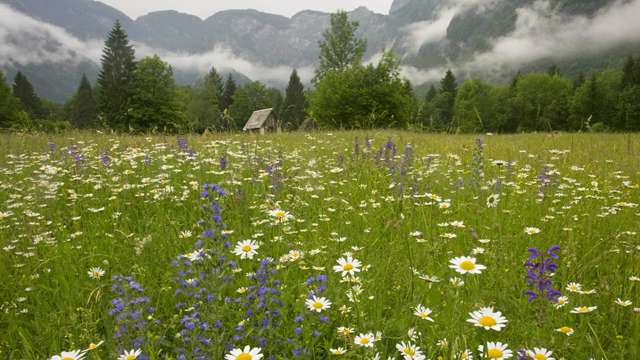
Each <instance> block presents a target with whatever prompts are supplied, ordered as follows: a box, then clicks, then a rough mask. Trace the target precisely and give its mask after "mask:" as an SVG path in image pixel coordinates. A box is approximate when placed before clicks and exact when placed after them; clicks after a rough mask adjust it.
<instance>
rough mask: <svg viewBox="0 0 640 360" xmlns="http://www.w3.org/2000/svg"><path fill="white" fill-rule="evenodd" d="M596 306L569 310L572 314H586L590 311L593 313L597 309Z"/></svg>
mask: <svg viewBox="0 0 640 360" xmlns="http://www.w3.org/2000/svg"><path fill="white" fill-rule="evenodd" d="M597 308H598V307H597V306H578V307H576V308H573V310H571V313H572V314H586V313H590V312H592V311H594V310H595V309H597Z"/></svg>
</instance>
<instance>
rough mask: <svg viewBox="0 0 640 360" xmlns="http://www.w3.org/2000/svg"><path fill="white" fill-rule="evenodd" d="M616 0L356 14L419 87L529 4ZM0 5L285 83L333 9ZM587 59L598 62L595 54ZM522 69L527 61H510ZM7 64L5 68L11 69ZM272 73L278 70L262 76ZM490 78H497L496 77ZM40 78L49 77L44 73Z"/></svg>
mask: <svg viewBox="0 0 640 360" xmlns="http://www.w3.org/2000/svg"><path fill="white" fill-rule="evenodd" d="M629 1H631V2H633V1H637V2H639V3H640V1H638V0H627V2H629ZM616 3H619V2H618V1H616V0H491V1H490V2H480V1H459V0H394V1H393V3H392V4H391V7H390V11H389V15H383V14H378V13H375V12H373V11H371V10H369V9H368V8H366V7H365V6H362V7H358V8H356V9H354V10H353V11H350V12H349V17H350V18H351V19H353V20H356V21H358V22H359V23H360V27H359V29H358V35H359V36H362V37H366V38H367V40H368V50H367V53H366V54H365V59H372V58H375V56H376V55H377V54H379V52H380V51H381V50H382V49H391V50H393V51H394V52H396V53H397V54H398V55H399V56H400V58H401V59H402V64H403V66H405V67H407V69H409V70H411V72H412V74H414V75H415V76H414V78H419V80H420V81H416V83H418V84H420V83H428V82H433V81H436V80H437V79H436V75H437V74H436V72H437V71H441V70H442V68H445V67H456V66H457V67H460V66H461V64H466V63H469V62H471V61H472V60H473V59H474V57H476V56H477V55H478V54H481V53H483V52H488V51H490V50H492V47H493V46H494V45H495V43H496V41H497V40H499V39H501V38H503V37H505V36H508V35H510V34H512V33H513V32H514V31H515V30H516V27H517V26H522V24H519V23H518V22H519V18H520V17H521V16H523V13H524V12H525V11H524V10H523V9H526V11H529V12H530V13H526V14H525V15H527V16H530V17H533V19H534V20H537V21H541V22H542V23H543V25H544V24H545V23H544V21H551V20H553V19H555V17H559V18H561V17H563V16H566V17H568V19H570V18H571V17H578V16H582V17H584V18H585V19H588V18H589V17H592V16H594V14H596V15H597V14H598V12H599V11H602V9H606V8H607V7H608V6H611V4H616ZM0 4H8V5H10V6H12V7H13V8H14V9H16V10H18V11H21V12H23V13H24V14H26V15H28V16H31V17H33V18H36V19H39V20H41V21H44V22H46V23H49V24H53V25H56V26H58V27H61V28H63V29H64V30H65V31H67V32H69V33H70V34H71V35H73V36H76V37H77V38H79V39H82V40H85V41H87V40H99V41H103V39H104V37H105V36H106V34H107V33H108V31H109V30H110V29H111V26H112V25H113V22H114V21H115V20H116V19H117V20H120V22H121V23H122V25H123V27H124V28H125V30H126V31H127V32H128V34H129V37H130V39H131V41H132V42H133V43H134V45H137V46H139V47H140V49H144V50H145V51H146V52H144V53H143V55H146V54H149V53H155V52H159V53H160V55H161V56H162V55H163V54H168V57H170V58H179V60H180V61H179V62H180V65H182V66H175V70H176V71H175V72H176V78H177V79H178V80H179V81H180V82H182V83H193V82H194V81H195V80H196V79H197V77H198V76H200V75H202V73H203V71H204V68H206V67H208V66H211V65H214V66H216V67H221V68H225V67H233V65H235V64H240V65H242V66H241V67H242V69H236V70H238V71H240V72H241V73H243V74H244V75H246V76H249V77H250V78H257V79H260V80H263V81H266V82H268V83H270V84H271V85H276V86H279V87H282V86H284V83H285V82H286V79H287V78H288V75H283V74H284V73H285V69H284V68H285V67H286V68H289V71H290V70H291V69H292V68H298V69H299V70H301V74H303V75H304V74H306V75H307V79H308V78H309V76H308V75H309V73H310V72H312V68H313V67H314V65H315V63H316V61H317V58H318V55H319V49H318V41H320V40H321V36H322V33H323V31H324V30H325V29H326V28H327V27H328V26H329V21H330V14H329V13H324V12H321V11H315V10H303V11H300V12H298V13H296V14H294V15H292V16H291V17H286V16H283V15H276V14H269V13H265V12H260V11H257V10H252V9H244V10H224V11H220V12H217V13H215V14H212V15H211V16H209V17H207V18H205V19H202V18H200V17H198V16H195V15H191V14H187V13H182V12H178V11H175V10H162V11H154V12H151V13H148V14H146V15H143V16H140V17H138V18H136V19H131V18H130V17H128V16H127V15H126V14H124V13H123V12H121V11H119V10H117V9H115V8H112V7H110V6H108V5H106V4H103V3H101V2H99V1H93V0H58V4H59V5H60V6H57V7H55V8H54V7H51V6H50V2H49V1H48V0H0ZM487 4H490V5H487ZM545 6H546V7H545ZM545 11H546V12H548V14H547V13H545ZM639 40H640V39H639ZM635 45H637V42H636V43H634V46H635ZM216 51H218V52H220V51H222V53H215V52H216ZM600 54H603V53H602V52H601V53H599V54H598V55H600ZM191 55H193V56H195V57H200V58H198V59H196V60H197V63H194V64H191V63H188V62H189V61H191V59H186V58H185V57H188V56H191ZM205 55H206V56H205ZM604 55H607V54H606V53H604ZM607 56H608V55H607ZM552 58H553V57H552ZM552 60H553V61H558V62H562V61H563V60H562V59H560V60H557V59H552ZM573 60H576V61H578V62H580V61H583V60H584V59H582V58H581V57H576V56H574V57H573V58H570V60H569V61H568V63H567V67H569V65H572V64H571V61H573ZM194 61H195V60H194ZM208 62H210V64H208ZM219 62H222V63H219ZM599 63H601V62H600V61H599V62H598V64H599ZM545 64H546V63H545V62H544V61H542V62H541V61H538V60H537V59H534V60H532V61H530V62H529V63H527V64H523V65H522V66H521V67H524V68H526V67H527V66H531V67H534V68H535V67H541V66H543V65H545ZM586 64H595V62H594V61H593V59H587V60H586ZM64 66H67V67H69V68H68V69H64V71H62V72H63V73H73V71H72V68H71V65H69V64H64ZM251 66H253V68H252V67H251ZM517 66H520V65H517V64H516V65H513V66H512V67H514V68H516V67H517ZM585 66H587V67H588V66H592V65H585ZM598 66H599V65H598ZM579 67H580V66H578V68H579ZM7 68H9V67H7V66H5V70H7ZM20 68H24V69H26V70H28V72H27V76H29V75H30V74H29V72H31V73H35V72H38V69H39V68H41V69H42V70H41V71H45V70H46V69H49V70H50V69H51V64H49V65H46V64H42V66H38V65H37V64H32V65H30V66H28V67H27V66H14V67H13V68H9V69H8V72H9V74H11V73H12V72H15V71H16V70H18V69H20ZM86 68H87V67H86V66H85V68H84V70H85V71H86V70H87V69H86ZM436 70H437V71H436ZM513 70H514V69H511V70H509V71H503V73H502V74H500V76H502V78H500V79H501V80H504V76H506V75H512V73H513V72H514V71H513ZM429 71H431V72H432V74H429V73H428V72H429ZM459 71H460V72H461V73H468V76H471V75H472V74H473V71H476V73H477V72H478V71H479V70H477V69H472V70H465V69H464V68H460V69H459ZM469 71H471V72H469ZM96 72H97V65H96V66H95V68H93V69H90V71H89V74H88V75H89V77H90V78H92V79H94V78H95V73H96ZM265 72H267V73H268V72H271V73H268V74H267V75H264V73H265ZM80 75H81V74H78V75H77V78H71V79H69V80H68V81H64V80H62V79H58V78H56V77H53V76H52V78H56V79H57V80H58V81H63V82H65V84H59V85H57V86H56V87H55V89H56V90H55V91H50V87H51V86H50V85H48V84H46V81H41V80H37V81H34V86H35V87H36V89H37V90H38V91H39V92H40V93H41V94H43V96H45V97H48V98H52V99H54V100H57V101H62V100H64V99H66V98H67V97H68V96H69V95H70V94H71V93H72V92H73V91H74V90H75V87H76V85H77V81H78V80H79V77H80ZM263 75H264V76H263ZM463 75H464V74H463ZM261 76H263V77H261ZM487 76H491V77H494V78H496V75H495V74H493V75H491V74H489V75H487ZM34 77H35V78H38V79H46V76H44V75H42V74H37V75H36V76H34ZM276 78H277V79H278V80H277V81H276V80H275V79H276ZM412 80H413V79H412ZM61 89H62V90H61Z"/></svg>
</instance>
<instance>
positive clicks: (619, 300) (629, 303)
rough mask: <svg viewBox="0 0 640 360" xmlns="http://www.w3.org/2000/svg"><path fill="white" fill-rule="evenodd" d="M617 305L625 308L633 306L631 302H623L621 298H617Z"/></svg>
mask: <svg viewBox="0 0 640 360" xmlns="http://www.w3.org/2000/svg"><path fill="white" fill-rule="evenodd" d="M615 303H616V304H618V305H620V306H624V307H627V306H631V305H632V304H633V302H632V301H631V300H622V299H620V298H617V299H616V301H615Z"/></svg>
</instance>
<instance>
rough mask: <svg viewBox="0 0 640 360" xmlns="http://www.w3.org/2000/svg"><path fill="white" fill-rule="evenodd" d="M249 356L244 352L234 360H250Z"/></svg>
mask: <svg viewBox="0 0 640 360" xmlns="http://www.w3.org/2000/svg"><path fill="white" fill-rule="evenodd" d="M251 359H252V357H251V354H247V353H246V352H243V353H242V354H240V355H238V356H236V360H251Z"/></svg>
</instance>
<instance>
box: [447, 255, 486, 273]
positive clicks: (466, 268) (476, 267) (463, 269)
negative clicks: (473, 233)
mask: <svg viewBox="0 0 640 360" xmlns="http://www.w3.org/2000/svg"><path fill="white" fill-rule="evenodd" d="M449 263H450V264H451V265H449V267H450V268H452V269H454V270H455V271H456V272H458V273H460V274H480V273H482V270H484V269H486V268H487V267H486V266H484V265H480V264H476V258H473V257H469V256H459V257H455V258H453V259H451V260H449Z"/></svg>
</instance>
